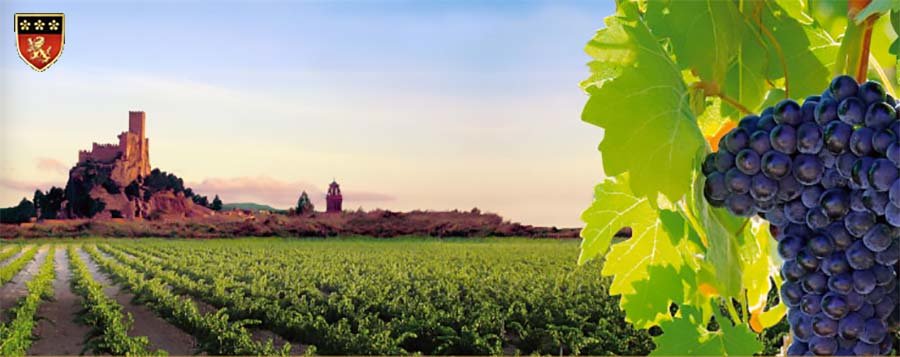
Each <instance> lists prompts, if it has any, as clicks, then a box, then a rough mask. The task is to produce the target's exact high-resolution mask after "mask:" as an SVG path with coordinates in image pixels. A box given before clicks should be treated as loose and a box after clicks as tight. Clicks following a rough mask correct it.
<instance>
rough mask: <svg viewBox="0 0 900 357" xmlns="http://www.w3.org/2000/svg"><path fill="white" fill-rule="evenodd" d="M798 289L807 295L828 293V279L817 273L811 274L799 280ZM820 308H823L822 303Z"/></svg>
mask: <svg viewBox="0 0 900 357" xmlns="http://www.w3.org/2000/svg"><path fill="white" fill-rule="evenodd" d="M800 287H801V288H803V291H805V292H806V293H807V294H824V293H826V292H828V277H827V276H825V274H822V272H819V271H815V272H811V273H809V274H806V276H804V277H803V279H800ZM822 307H823V308H824V307H825V305H824V301H823V305H822Z"/></svg>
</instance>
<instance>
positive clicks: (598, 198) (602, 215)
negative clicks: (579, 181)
mask: <svg viewBox="0 0 900 357" xmlns="http://www.w3.org/2000/svg"><path fill="white" fill-rule="evenodd" d="M657 216H658V213H657V211H656V210H655V209H653V207H651V206H650V204H649V203H648V200H647V198H641V197H637V196H635V195H633V194H632V193H631V190H630V189H629V187H628V175H627V174H623V175H621V176H619V177H617V178H607V179H606V180H605V181H603V182H602V183H600V184H599V185H597V187H596V188H595V189H594V202H593V203H592V204H591V206H590V207H588V209H586V210H585V211H584V213H582V214H581V220H582V221H584V222H585V223H586V225H585V226H584V228H583V229H582V230H581V238H582V241H581V255H579V256H578V264H584V263H585V262H587V261H589V260H591V259H593V258H594V257H596V256H598V255H602V254H606V251H607V250H608V249H609V245H610V242H611V241H612V238H613V236H614V235H615V234H616V232H618V231H619V229H622V228H624V227H629V226H632V225H642V226H649V225H652V224H653V223H654V221H655V220H656V217H657Z"/></svg>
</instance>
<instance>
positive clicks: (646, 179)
mask: <svg viewBox="0 0 900 357" xmlns="http://www.w3.org/2000/svg"><path fill="white" fill-rule="evenodd" d="M620 5H623V6H624V7H631V6H634V5H633V4H628V3H622V4H620ZM606 25H607V26H606V28H605V29H602V30H600V31H598V32H597V34H596V36H595V37H594V39H593V40H591V41H590V42H589V43H588V45H587V48H586V50H585V51H586V52H587V53H588V54H590V55H592V57H593V58H594V63H595V64H594V65H593V66H592V67H591V68H592V69H593V71H594V73H595V74H596V73H598V72H603V73H608V74H609V73H612V74H618V75H617V76H616V77H615V78H606V79H605V80H603V81H596V80H589V81H587V82H586V83H583V85H586V86H587V88H586V90H587V92H588V94H590V99H588V102H587V104H585V107H584V111H583V112H582V120H584V121H586V122H588V123H591V124H594V125H597V126H600V127H603V128H604V129H605V132H604V139H603V141H602V142H601V143H600V151H601V152H603V165H604V171H605V172H606V174H608V175H610V176H617V175H619V174H621V173H623V172H626V171H628V172H630V173H631V176H630V177H631V180H630V183H631V188H632V191H633V192H634V193H635V194H636V195H637V196H639V197H650V198H651V199H655V198H656V196H657V194H658V193H659V192H662V193H663V194H664V195H666V196H667V197H668V198H669V199H671V200H672V201H677V200H678V199H679V198H680V197H681V196H683V195H684V194H685V193H687V192H688V191H689V190H690V182H691V181H690V180H691V173H692V172H693V170H694V169H695V168H694V167H693V162H692V160H691V158H692V157H693V153H694V152H696V150H697V149H698V148H701V147H703V145H704V141H703V136H702V135H701V134H700V130H699V128H698V127H697V124H696V122H695V121H694V116H693V114H692V113H691V112H690V109H689V106H690V105H689V103H688V94H687V90H686V87H685V84H684V82H683V81H682V79H681V74H680V72H679V69H678V67H676V66H675V64H674V63H673V62H672V61H671V59H670V58H669V55H668V54H667V53H666V52H665V51H664V50H663V48H662V47H661V46H660V44H659V43H658V42H657V41H656V39H655V38H654V37H653V35H651V34H650V31H649V30H648V29H647V27H646V26H645V25H644V24H643V23H642V22H641V21H640V17H639V16H638V15H637V10H636V9H632V10H630V11H628V10H626V11H620V12H619V13H617V14H616V15H614V16H610V17H607V18H606ZM610 49H612V51H609V52H608V51H607V50H610ZM598 53H602V54H603V55H598ZM592 78H594V77H592ZM637 158H640V159H639V160H638V159H637Z"/></svg>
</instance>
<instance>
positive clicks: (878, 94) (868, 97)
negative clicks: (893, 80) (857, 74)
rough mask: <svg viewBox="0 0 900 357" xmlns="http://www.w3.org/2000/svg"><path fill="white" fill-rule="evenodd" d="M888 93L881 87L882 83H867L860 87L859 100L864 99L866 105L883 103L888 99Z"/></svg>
mask: <svg viewBox="0 0 900 357" xmlns="http://www.w3.org/2000/svg"><path fill="white" fill-rule="evenodd" d="M886 94H887V93H885V91H884V87H882V86H881V83H878V82H875V81H866V83H863V84H861V85H860V86H859V94H857V95H858V96H859V99H862V101H863V102H865V103H866V104H872V103H875V102H883V101H884V100H885V98H886V96H885V95H886Z"/></svg>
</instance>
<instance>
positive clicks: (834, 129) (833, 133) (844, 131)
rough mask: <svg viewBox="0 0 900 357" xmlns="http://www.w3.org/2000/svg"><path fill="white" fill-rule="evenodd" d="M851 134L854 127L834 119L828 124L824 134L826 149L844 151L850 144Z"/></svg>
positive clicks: (837, 152)
mask: <svg viewBox="0 0 900 357" xmlns="http://www.w3.org/2000/svg"><path fill="white" fill-rule="evenodd" d="M851 135H853V127H852V126H850V125H848V124H846V123H844V122H841V121H832V122H830V123H828V124H826V125H825V129H824V130H823V134H822V138H823V143H824V146H825V149H827V150H828V151H831V152H833V153H835V154H840V153H843V152H844V151H846V150H847V149H848V148H849V146H850V136H851Z"/></svg>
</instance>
